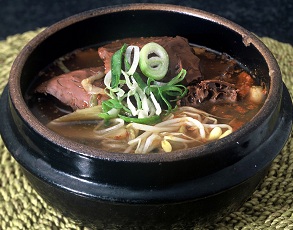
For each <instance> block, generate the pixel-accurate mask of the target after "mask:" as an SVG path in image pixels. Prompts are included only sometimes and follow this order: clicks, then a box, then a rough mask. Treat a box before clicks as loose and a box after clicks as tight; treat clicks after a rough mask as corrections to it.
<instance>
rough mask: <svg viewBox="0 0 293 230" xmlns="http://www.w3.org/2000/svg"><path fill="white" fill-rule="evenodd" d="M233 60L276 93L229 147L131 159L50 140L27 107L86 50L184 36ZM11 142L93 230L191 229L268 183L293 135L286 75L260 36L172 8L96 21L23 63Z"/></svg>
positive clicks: (61, 30)
mask: <svg viewBox="0 0 293 230" xmlns="http://www.w3.org/2000/svg"><path fill="white" fill-rule="evenodd" d="M176 35H180V36H183V37H186V38H188V40H189V41H190V42H191V43H194V44H197V45H201V46H205V47H208V48H211V49H213V50H216V51H219V52H224V53H227V54H229V55H231V56H232V57H233V58H235V59H237V60H238V61H240V62H241V63H242V64H243V65H245V66H247V67H248V68H249V69H251V70H253V71H254V72H255V74H256V76H257V77H258V78H261V79H262V81H264V82H265V83H266V85H267V87H268V88H269V91H268V92H269V93H268V97H267V99H266V101H265V103H264V105H263V107H262V108H261V110H260V111H259V113H258V114H257V115H256V116H255V117H254V118H253V119H252V120H251V121H250V122H249V123H247V124H246V125H244V126H243V127H242V128H241V129H239V130H238V131H236V132H234V133H232V134H231V135H229V136H227V137H226V138H223V139H221V140H218V141H215V142H212V143H209V144H206V145H203V146H200V147H196V148H192V149H188V150H184V151H177V152H172V153H170V154H149V155H142V154H122V153H112V152H103V151H99V150H97V149H94V148H91V147H88V146H84V145H81V144H78V143H75V142H73V141H70V140H68V139H66V138H63V137H61V136H59V135H58V134H56V133H54V132H52V131H50V130H49V129H47V128H46V127H45V126H44V125H42V124H41V123H40V122H39V121H38V120H37V118H36V117H34V116H33V114H32V113H31V111H30V110H29V109H28V106H27V105H26V102H25V101H24V93H25V91H26V90H27V88H28V86H29V84H30V82H31V80H32V78H33V77H34V76H36V75H37V73H38V72H39V71H40V70H42V69H43V68H44V67H46V66H47V65H48V64H49V63H51V62H52V61H54V60H55V59H57V58H58V57H60V56H63V55H64V54H66V53H68V52H71V51H73V50H75V49H77V48H82V47H87V46H91V45H95V44H102V43H105V42H110V41H113V40H116V39H121V38H126V37H140V36H144V37H149V36H176ZM1 110H2V111H1V114H2V118H1V121H0V122H1V135H2V138H3V140H4V142H5V144H6V146H7V148H8V150H9V151H10V152H11V154H12V155H13V157H14V158H15V159H16V160H17V162H18V163H19V164H20V166H21V167H22V168H23V170H24V173H25V174H26V176H27V178H28V179H29V181H30V182H31V184H32V186H33V187H34V188H35V189H36V190H37V192H38V193H39V194H40V195H41V196H42V197H43V198H44V199H45V200H46V201H47V202H48V203H49V204H51V205H52V206H54V207H56V208H58V209H59V210H61V212H62V213H64V214H65V215H68V216H71V217H73V218H74V219H76V220H77V221H79V222H81V223H83V224H85V225H92V226H93V225H94V226H97V227H101V226H104V227H105V226H108V227H109V226H120V227H122V228H130V227H131V226H147V227H150V226H155V227H157V228H169V227H171V226H173V227H174V226H181V225H184V226H185V227H184V228H187V227H188V226H194V225H197V224H203V223H205V222H207V221H213V220H216V219H218V218H220V217H222V216H224V215H226V214H227V213H229V212H231V211H233V210H236V209H237V208H239V207H240V206H241V204H242V203H243V202H244V201H245V200H246V199H248V198H249V197H250V196H251V194H252V193H253V192H254V190H255V189H256V187H257V185H258V184H259V183H260V182H261V180H262V179H263V178H264V176H265V175H266V172H267V170H268V169H269V166H270V164H271V163H272V161H273V159H274V158H275V157H276V155H277V154H278V153H279V152H280V150H281V149H282V147H283V146H284V144H285V142H286V140H287V138H288V135H289V133H290V130H291V126H292V102H291V99H290V96H289V94H288V91H287V89H286V87H285V86H284V84H283V82H282V79H281V73H280V70H279V67H278V65H277V63H276V61H275V59H274V57H273V55H272V54H271V53H270V51H269V50H268V49H267V48H266V47H265V45H264V44H263V43H262V42H261V41H260V40H259V39H258V38H256V37H255V36H254V35H253V34H251V33H250V32H248V31H247V30H245V29H243V28H241V27H240V26H238V25H236V24H234V23H232V22H230V21H227V20H225V19H223V18H221V17H219V16H216V15H213V14H210V13H206V12H203V11H200V10H196V9H190V8H185V7H180V6H171V5H153V4H134V5H123V6H116V7H109V8H101V9H97V10H92V11H88V12H85V13H81V14H78V15H75V16H73V17H70V18H67V19H65V20H63V21H61V22H59V23H57V24H55V25H53V26H51V27H49V28H47V29H46V30H44V31H43V32H41V33H40V34H39V35H38V36H37V37H35V38H34V39H33V40H32V41H31V42H29V43H28V44H27V45H26V46H25V47H24V49H23V50H22V51H21V53H20V54H19V56H18V57H17V58H16V60H15V62H14V64H13V66H12V69H11V74H10V79H9V83H8V86H7V87H6V89H5V91H4V92H3V95H2V98H1Z"/></svg>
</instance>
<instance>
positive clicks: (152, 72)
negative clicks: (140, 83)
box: [139, 42, 169, 80]
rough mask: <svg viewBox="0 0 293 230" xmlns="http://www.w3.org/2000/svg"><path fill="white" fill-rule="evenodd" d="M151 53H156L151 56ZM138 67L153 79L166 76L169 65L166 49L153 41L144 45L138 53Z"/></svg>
mask: <svg viewBox="0 0 293 230" xmlns="http://www.w3.org/2000/svg"><path fill="white" fill-rule="evenodd" d="M151 55H156V56H152V57H150V56H151ZM139 67H140V70H141V72H142V73H143V74H144V75H145V76H147V77H149V78H153V79H155V80H161V79H162V78H164V77H165V76H166V73H167V71H168V67H169V56H168V53H167V52H166V50H165V49H164V48H163V47H162V46H161V45H159V44H157V43H155V42H150V43H147V44H146V45H144V46H143V47H142V49H141V51H140V54H139Z"/></svg>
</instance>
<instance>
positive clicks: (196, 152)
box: [8, 3, 282, 162]
mask: <svg viewBox="0 0 293 230" xmlns="http://www.w3.org/2000/svg"><path fill="white" fill-rule="evenodd" d="M139 10H141V11H144V10H147V11H158V12H159V11H168V12H172V13H174V14H185V15H188V16H191V17H197V18H201V19H204V20H208V21H211V22H212V23H217V24H220V25H222V26H224V27H227V28H228V29H230V30H233V31H235V32H236V33H238V34H241V36H242V38H243V43H244V44H245V46H249V45H253V46H254V47H255V48H256V49H257V50H258V52H260V53H262V54H263V55H262V56H263V58H264V59H265V61H266V64H267V66H268V69H269V75H270V89H269V93H268V96H267V99H266V100H265V102H264V105H263V106H262V108H261V109H260V110H259V112H258V113H257V114H256V115H255V116H254V117H253V118H252V120H251V121H250V122H248V123H246V124H245V125H243V126H242V127H241V128H240V129H239V130H237V131H236V132H233V133H232V134H230V135H228V136H227V137H225V138H223V139H220V140H217V141H214V142H210V143H208V144H204V145H201V146H198V147H194V148H189V149H187V150H184V151H180V150H178V151H173V152H171V153H167V154H166V153H158V154H129V153H117V152H107V151H101V150H97V149H96V148H94V147H90V146H85V145H82V144H80V143H77V142H75V141H72V140H69V139H67V138H65V137H62V136H61V135H59V134H57V133H55V132H54V131H51V130H49V129H48V128H46V126H45V125H43V124H42V123H41V122H40V121H39V120H38V119H37V118H36V117H35V116H34V115H33V114H32V112H31V111H30V110H29V108H28V106H27V105H26V102H25V100H24V98H23V95H22V92H21V87H20V81H19V79H20V78H19V76H21V71H22V68H23V67H24V65H25V61H26V59H27V58H28V57H29V56H30V55H31V53H32V52H33V50H34V49H35V48H36V47H37V46H38V45H39V44H40V43H42V42H43V41H44V40H46V39H47V38H48V37H50V36H51V35H53V34H54V33H56V32H57V31H59V30H62V29H64V28H66V27H67V26H69V25H72V24H74V23H77V22H80V21H83V20H86V19H89V18H92V17H98V16H101V15H104V14H111V13H116V12H123V11H139ZM8 82H9V83H8V85H9V93H10V98H11V101H12V103H13V105H14V106H15V109H16V110H17V111H18V113H19V114H20V116H21V117H22V119H23V121H24V122H25V123H26V125H28V126H30V127H32V128H33V130H34V132H36V133H38V134H40V135H41V136H42V137H44V138H46V139H48V140H50V141H51V142H53V143H54V144H55V145H57V146H60V147H62V148H66V149H68V150H70V151H72V152H75V153H76V154H79V155H82V156H83V157H87V158H99V159H104V160H112V159H115V161H127V162H169V161H178V160H186V159H189V158H193V157H198V156H203V155H207V154H213V153H214V152H216V151H218V150H219V149H221V148H222V149H225V148H226V147H227V143H235V142H237V140H239V139H240V137H241V136H242V135H243V134H247V133H250V132H251V131H253V130H254V129H255V128H256V127H255V124H260V123H261V122H262V121H263V120H265V119H266V118H267V112H269V111H273V110H274V109H275V107H276V104H275V103H271V101H279V100H280V97H281V94H282V78H281V71H280V69H279V66H278V63H277V61H276V60H275V58H274V56H273V54H272V53H271V52H270V50H269V49H268V48H267V47H266V46H265V45H264V44H263V42H262V41H260V40H259V39H258V38H257V36H255V35H254V34H253V33H251V32H249V31H248V30H246V29H244V28H243V27H241V26H240V25H238V24H235V23H234V22H232V21H229V20H227V19H225V18H223V17H221V16H218V15H215V14H213V13H209V12H206V11H203V10H199V9H195V8H190V7H185V6H179V5H171V4H152V3H135V4H123V5H115V6H108V7H101V8H97V9H93V10H89V11H85V12H82V13H79V14H75V15H73V16H70V17H68V18H65V19H63V20H61V21H59V22H57V23H55V24H53V25H51V26H49V27H48V28H46V29H44V30H43V31H42V32H40V33H39V34H38V35H37V36H36V37H34V38H33V39H32V40H31V41H30V42H29V43H27V44H26V45H25V46H24V48H23V49H22V50H21V52H20V53H19V55H18V56H17V57H16V59H15V61H14V63H13V65H12V68H11V71H10V77H9V81H8ZM206 149H209V151H208V152H207V151H206Z"/></svg>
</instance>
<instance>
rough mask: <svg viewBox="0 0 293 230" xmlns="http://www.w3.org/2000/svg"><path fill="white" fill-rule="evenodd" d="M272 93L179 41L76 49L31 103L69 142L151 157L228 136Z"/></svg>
mask: <svg viewBox="0 0 293 230" xmlns="http://www.w3.org/2000/svg"><path fill="white" fill-rule="evenodd" d="M266 94H267V91H266V86H265V84H264V83H262V82H259V80H257V78H256V77H255V76H253V74H251V72H250V70H248V69H246V68H245V67H244V66H242V65H241V63H239V62H237V60H235V59H233V58H232V57H230V56H229V55H227V54H222V53H219V52H216V51H213V50H210V49H208V48H205V47H200V46H197V45H191V44H189V43H188V41H187V39H185V38H183V37H179V36H177V37H151V38H129V39H123V40H119V41H115V42H112V43H109V44H106V45H104V46H96V47H94V46H93V47H88V48H84V49H80V50H76V51H73V52H72V53H69V54H67V55H65V56H64V57H60V58H59V59H58V60H56V61H55V62H54V63H52V64H50V65H49V66H48V67H47V68H45V69H44V70H43V71H41V72H40V73H39V75H38V76H36V78H35V81H34V82H33V83H32V85H31V87H30V89H29V90H28V92H27V94H26V100H27V104H28V106H29V107H30V109H31V111H32V112H33V114H34V115H35V116H36V117H37V118H38V119H39V120H40V121H41V122H42V123H43V124H45V125H47V127H48V128H50V129H51V130H53V131H55V132H57V133H58V134H60V135H62V136H64V137H67V138H70V139H72V140H74V141H77V142H79V143H82V144H85V145H89V146H93V147H96V148H99V149H103V150H107V151H113V152H122V153H141V154H145V153H158V152H172V151H176V150H180V149H184V148H191V147H195V146H199V145H202V144H206V143H208V142H211V141H215V140H217V139H219V138H223V137H225V136H227V135H229V134H231V133H232V132H234V131H236V130H238V129H239V128H240V127H241V126H243V125H244V124H245V123H247V122H248V121H249V120H251V119H252V117H253V116H254V115H255V114H256V113H257V112H258V110H259V109H260V107H261V106H262V104H263V102H264V100H265V97H266Z"/></svg>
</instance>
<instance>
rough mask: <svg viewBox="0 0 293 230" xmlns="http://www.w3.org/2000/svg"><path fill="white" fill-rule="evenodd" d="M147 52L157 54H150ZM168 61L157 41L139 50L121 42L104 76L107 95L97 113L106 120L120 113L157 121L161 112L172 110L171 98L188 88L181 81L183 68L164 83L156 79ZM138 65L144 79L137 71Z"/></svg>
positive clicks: (127, 119)
mask: <svg viewBox="0 0 293 230" xmlns="http://www.w3.org/2000/svg"><path fill="white" fill-rule="evenodd" d="M149 54H155V55H156V56H152V57H149ZM122 63H124V70H123V69H122ZM168 65H169V57H168V54H167V52H166V50H165V49H164V48H163V47H162V46H160V45H159V44H157V43H154V42H151V43H148V44H146V45H145V46H144V47H143V48H142V49H141V51H139V47H138V46H127V45H126V44H124V45H123V46H122V47H121V49H119V50H118V51H117V52H115V53H114V55H113V56H112V59H111V71H109V72H108V73H107V74H106V76H105V78H104V83H105V85H106V89H105V91H106V93H107V95H108V96H109V97H110V99H108V100H106V101H104V102H103V103H102V109H103V112H102V113H100V114H99V116H100V117H101V118H104V119H106V120H109V119H112V118H116V117H120V118H121V119H123V120H124V121H125V122H135V123H142V124H147V123H156V122H158V121H160V119H161V118H160V115H161V114H162V112H163V111H165V112H166V113H169V112H171V110H172V109H173V107H172V105H171V102H172V101H176V100H178V99H180V98H181V97H182V96H184V95H185V94H186V91H187V89H186V87H185V86H183V85H182V84H180V82H181V81H182V80H183V79H184V77H185V75H186V70H185V69H182V70H181V71H180V73H179V74H178V75H177V76H175V77H174V78H172V79H171V80H170V81H169V82H167V83H164V82H160V81H159V80H161V79H162V78H164V77H165V75H166V73H167V71H168ZM138 66H139V67H140V70H141V72H142V73H143V74H144V77H146V78H147V80H146V81H144V80H143V77H141V76H140V74H139V73H138V72H137V68H138ZM145 67H147V68H145ZM126 88H127V89H126Z"/></svg>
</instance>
